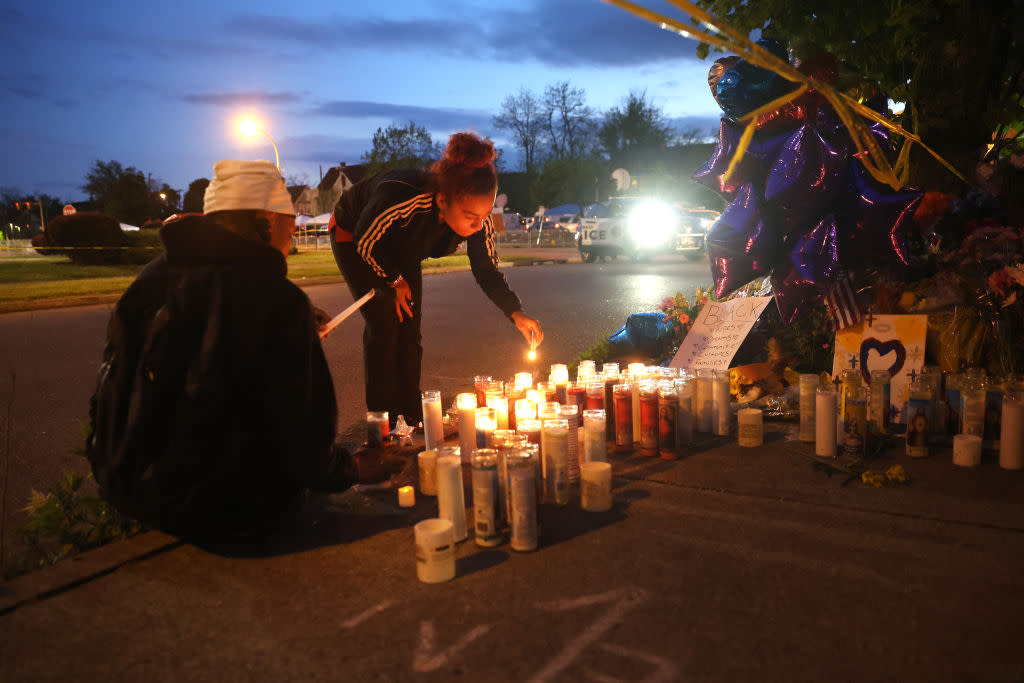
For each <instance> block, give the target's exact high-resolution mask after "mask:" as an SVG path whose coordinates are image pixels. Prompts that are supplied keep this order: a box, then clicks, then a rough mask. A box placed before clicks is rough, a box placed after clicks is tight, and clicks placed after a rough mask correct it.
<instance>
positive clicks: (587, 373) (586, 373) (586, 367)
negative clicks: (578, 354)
mask: <svg viewBox="0 0 1024 683" xmlns="http://www.w3.org/2000/svg"><path fill="white" fill-rule="evenodd" d="M596 374H597V364H596V363H594V361H592V360H581V361H580V364H579V365H577V366H576V381H577V382H584V383H585V382H586V381H588V380H590V378H592V377H593V376H594V375H596Z"/></svg>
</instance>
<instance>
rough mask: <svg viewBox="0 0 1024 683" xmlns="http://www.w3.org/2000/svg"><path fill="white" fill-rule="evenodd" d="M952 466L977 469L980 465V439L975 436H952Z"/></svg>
mask: <svg viewBox="0 0 1024 683" xmlns="http://www.w3.org/2000/svg"><path fill="white" fill-rule="evenodd" d="M953 464H954V465H959V466H960V467H977V466H978V465H980V464H981V437H980V436H977V435H976V434H956V435H954V436H953Z"/></svg>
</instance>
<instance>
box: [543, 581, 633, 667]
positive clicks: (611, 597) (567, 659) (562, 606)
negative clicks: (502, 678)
mask: <svg viewBox="0 0 1024 683" xmlns="http://www.w3.org/2000/svg"><path fill="white" fill-rule="evenodd" d="M647 597H648V594H647V591H645V590H643V589H642V588H620V589H618V590H612V591H608V592H607V593H599V594H597V595H586V596H583V597H582V598H574V599H571V600H556V601H554V602H548V603H539V604H538V605H537V607H540V608H541V609H546V610H550V611H557V612H561V611H566V610H571V609H579V608H580V607H589V606H591V605H596V604H599V603H602V602H611V603H612V605H611V607H610V608H609V609H608V611H607V612H605V613H604V614H603V615H601V617H599V618H598V619H597V620H596V621H594V622H593V623H592V624H590V626H588V627H586V628H585V629H583V631H581V632H580V633H579V635H578V636H577V637H576V638H574V639H573V640H572V641H570V642H569V644H568V645H566V647H565V648H564V649H563V650H562V651H561V652H560V653H558V654H557V655H556V656H555V657H554V658H553V659H552V660H551V661H550V662H548V664H547V666H545V667H544V668H543V669H541V670H540V671H539V672H537V673H536V674H534V675H533V677H532V678H530V681H531V683H543V682H544V681H550V680H553V679H554V678H556V677H557V676H558V674H560V673H561V672H562V671H564V670H565V669H566V668H568V667H569V665H570V664H572V663H573V662H574V661H576V658H577V657H579V656H580V654H582V653H583V651H584V650H585V649H586V648H587V647H588V646H589V645H591V644H592V643H594V642H595V641H597V639H598V638H600V637H601V636H603V635H604V634H605V633H606V632H607V631H608V630H609V629H611V628H612V627H613V626H615V624H616V623H618V622H619V621H620V620H621V619H622V618H623V617H625V616H626V614H627V613H628V612H629V611H630V610H631V609H633V608H634V607H636V606H637V605H639V604H640V603H642V602H644V601H645V600H647Z"/></svg>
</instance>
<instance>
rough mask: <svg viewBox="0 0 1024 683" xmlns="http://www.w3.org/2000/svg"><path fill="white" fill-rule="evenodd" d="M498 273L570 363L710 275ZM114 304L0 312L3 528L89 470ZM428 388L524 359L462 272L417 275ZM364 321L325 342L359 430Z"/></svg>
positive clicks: (345, 428)
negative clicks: (72, 474) (87, 455)
mask: <svg viewBox="0 0 1024 683" xmlns="http://www.w3.org/2000/svg"><path fill="white" fill-rule="evenodd" d="M505 273H506V276H507V278H508V280H509V283H510V284H511V285H512V287H513V289H515V291H516V292H517V293H518V294H519V296H520V298H521V299H522V300H523V302H524V306H525V309H524V310H525V311H526V312H527V313H529V314H530V315H532V316H534V317H536V318H537V319H539V320H540V321H541V324H542V325H543V328H544V333H545V340H544V344H543V345H542V346H541V347H540V349H539V350H538V358H537V360H536V367H537V368H538V369H539V370H542V371H544V372H546V371H547V368H548V366H549V365H550V364H551V363H556V362H564V363H568V362H571V361H573V360H575V359H576V358H577V357H578V356H579V355H580V353H582V352H583V351H585V350H587V349H588V348H590V347H591V346H592V345H593V344H594V343H595V342H597V341H598V340H599V339H600V338H601V336H602V335H607V334H609V333H610V332H613V331H615V330H616V329H618V328H619V327H620V326H621V325H622V324H623V323H624V322H625V320H626V318H627V317H628V316H629V314H630V313H635V312H640V311H648V310H655V308H656V307H657V304H658V303H659V302H660V301H661V300H662V299H663V298H664V297H665V296H668V295H671V294H674V293H675V292H676V291H682V292H683V293H684V294H687V295H688V296H692V293H693V290H694V288H695V287H697V286H707V285H708V284H709V283H710V273H709V270H708V264H707V260H706V259H705V260H702V261H699V262H695V263H694V262H690V261H687V260H685V259H684V258H682V257H674V256H673V257H659V258H657V259H655V260H653V261H652V262H650V263H645V264H634V263H628V262H614V263H595V264H582V263H569V264H562V265H542V266H530V267H517V268H508V269H506V270H505ZM306 292H307V294H308V295H309V297H310V299H311V300H312V301H313V303H314V304H315V305H317V306H319V307H320V308H323V309H324V310H325V311H327V312H329V313H333V312H337V311H340V310H342V309H343V308H344V307H345V306H348V305H349V304H350V303H351V302H352V297H351V296H350V295H349V293H348V289H347V288H346V287H345V285H344V284H341V283H337V284H327V285H314V286H310V287H308V288H306ZM112 307H113V304H108V305H99V306H85V307H78V308H64V309H54V310H43V311H28V312H23V313H8V314H4V315H0V349H2V350H3V361H4V362H3V363H2V364H0V420H3V419H4V416H6V413H7V409H8V405H9V404H11V395H12V378H13V385H14V396H13V403H12V404H11V413H10V415H11V424H12V429H11V452H12V458H11V463H10V480H9V485H8V490H7V503H6V510H5V516H6V520H7V524H6V537H7V539H8V540H9V541H10V540H11V539H12V538H13V533H14V529H15V527H16V526H17V525H18V524H19V523H21V522H22V521H23V520H24V513H22V512H21V508H22V507H23V506H24V504H25V501H27V499H28V496H29V493H30V492H31V490H32V489H39V490H43V489H45V488H46V487H48V486H49V485H50V484H52V483H54V482H55V481H57V479H58V478H59V476H60V474H61V472H62V471H65V470H72V471H77V472H81V473H86V472H88V463H87V462H86V461H85V460H84V459H83V458H81V457H79V456H78V455H76V454H75V453H74V451H75V449H77V448H80V447H81V445H82V425H83V423H84V422H85V421H87V418H88V402H89V397H90V396H91V394H92V391H93V389H94V386H95V381H96V370H97V367H98V365H99V360H100V358H101V356H102V351H103V341H104V336H105V328H106V324H107V319H108V317H109V315H110V311H111V309H112ZM423 308H424V322H423V347H424V355H423V380H422V387H423V388H424V389H440V390H441V391H442V396H443V397H444V400H445V402H449V401H450V400H452V397H453V396H454V394H455V393H456V392H458V391H465V390H467V389H470V388H471V386H472V377H473V375H475V374H489V375H492V376H494V377H501V378H506V377H511V376H512V374H514V373H515V372H518V371H521V370H526V369H529V363H528V362H527V360H526V350H527V347H526V344H525V341H524V340H523V338H522V336H521V335H520V334H519V333H518V331H517V330H516V329H515V327H513V326H512V325H511V323H509V322H508V320H507V319H506V318H505V317H504V316H503V315H502V314H501V312H500V311H498V309H497V308H495V307H494V305H493V304H491V302H490V301H489V300H488V299H487V298H486V297H485V296H484V295H483V293H482V292H481V291H480V289H479V288H478V287H477V286H476V283H475V282H474V281H473V277H472V274H471V273H470V272H468V271H464V272H454V273H444V274H432V275H428V276H426V277H425V278H424V304H423ZM361 338H362V320H361V318H358V317H353V318H351V319H349V320H348V321H346V322H345V323H344V324H343V325H342V326H341V327H340V328H338V330H337V331H335V333H334V334H332V335H331V337H330V338H329V339H327V340H326V341H325V343H324V348H325V351H326V353H327V358H328V361H329V363H330V366H331V373H332V376H333V378H334V383H335V388H336V393H337V395H338V408H339V419H338V426H339V430H340V431H341V432H342V433H343V434H344V435H346V436H348V437H350V438H357V437H361V424H362V423H361V420H362V419H363V417H364V410H365V407H364V403H363V389H362V387H363V366H362V350H361V349H362V345H361Z"/></svg>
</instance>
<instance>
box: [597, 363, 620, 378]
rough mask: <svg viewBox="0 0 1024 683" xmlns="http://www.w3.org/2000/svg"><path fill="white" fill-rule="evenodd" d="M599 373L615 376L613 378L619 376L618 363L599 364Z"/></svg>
mask: <svg viewBox="0 0 1024 683" xmlns="http://www.w3.org/2000/svg"><path fill="white" fill-rule="evenodd" d="M601 374H602V375H604V376H605V377H615V378H618V376H619V364H618V363H605V364H604V365H602V366H601Z"/></svg>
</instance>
